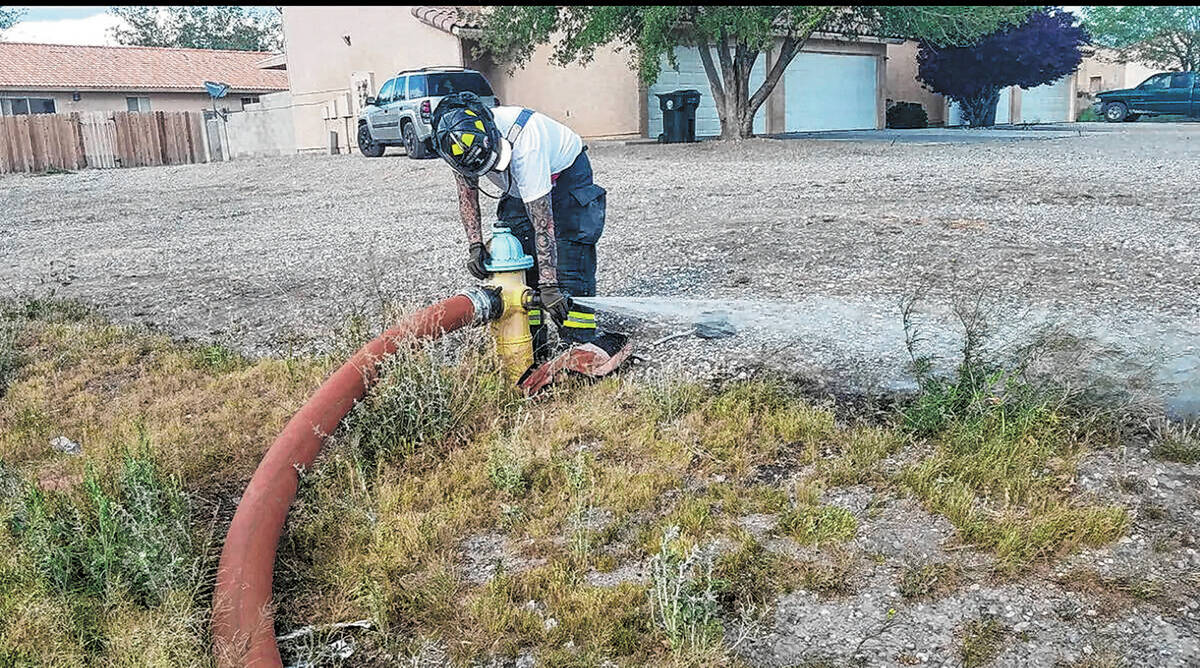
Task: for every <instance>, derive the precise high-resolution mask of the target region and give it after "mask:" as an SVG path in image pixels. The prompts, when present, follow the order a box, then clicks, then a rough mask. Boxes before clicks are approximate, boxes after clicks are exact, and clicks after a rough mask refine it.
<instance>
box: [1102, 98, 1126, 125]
mask: <svg viewBox="0 0 1200 668" xmlns="http://www.w3.org/2000/svg"><path fill="white" fill-rule="evenodd" d="M1128 115H1129V107H1126V106H1125V103H1124V102H1110V103H1108V104H1106V105H1104V120H1106V121H1108V122H1109V123H1120V122H1121V121H1124V120H1125V117H1126V116H1128Z"/></svg>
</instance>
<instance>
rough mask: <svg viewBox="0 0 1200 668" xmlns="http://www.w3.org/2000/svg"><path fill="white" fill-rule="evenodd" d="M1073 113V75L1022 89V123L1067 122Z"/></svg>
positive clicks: (1070, 119)
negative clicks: (1050, 82)
mask: <svg viewBox="0 0 1200 668" xmlns="http://www.w3.org/2000/svg"><path fill="white" fill-rule="evenodd" d="M1070 115H1071V77H1069V76H1066V77H1063V78H1061V79H1059V80H1058V81H1055V82H1054V83H1052V84H1046V85H1045V86H1038V87H1036V88H1030V89H1029V90H1022V91H1021V122H1022V123H1067V122H1070V121H1072V120H1074V119H1072V118H1071V117H1070Z"/></svg>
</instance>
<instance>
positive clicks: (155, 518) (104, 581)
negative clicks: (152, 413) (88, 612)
mask: <svg viewBox="0 0 1200 668" xmlns="http://www.w3.org/2000/svg"><path fill="white" fill-rule="evenodd" d="M189 511H190V507H189V502H188V499H187V497H186V496H185V495H184V493H183V492H182V491H181V490H180V489H179V486H178V483H177V482H176V481H175V480H173V479H172V478H169V477H167V476H164V475H163V474H162V473H161V472H160V471H159V470H158V467H157V466H156V465H155V463H154V462H153V460H151V459H150V458H149V457H148V448H145V447H143V449H142V450H141V451H140V452H137V453H134V454H130V455H127V456H126V457H125V459H124V461H123V462H122V466H121V470H120V473H119V475H118V478H117V481H116V485H108V484H104V483H103V482H102V478H101V476H100V474H99V473H97V471H96V470H95V469H94V468H91V467H89V468H88V471H87V474H86V475H85V477H84V482H83V490H82V493H70V492H43V491H41V490H40V489H38V488H37V487H35V486H30V487H29V488H28V489H27V491H26V494H25V498H24V504H23V508H22V509H21V513H20V515H19V516H18V518H17V521H16V527H17V534H18V536H19V538H20V539H21V541H22V543H23V544H24V545H25V547H26V549H28V550H29V553H30V555H31V557H32V559H33V562H34V565H35V568H36V570H37V572H38V573H39V575H40V576H41V577H42V578H43V579H44V580H45V581H47V582H48V583H49V584H51V585H52V586H53V587H54V588H56V589H57V590H59V591H60V592H62V593H64V594H68V593H73V592H82V593H84V594H85V595H89V596H98V597H102V598H105V599H106V600H116V599H118V598H120V597H121V596H120V592H121V591H123V590H127V591H128V593H129V595H130V596H132V598H133V600H135V601H137V602H139V603H140V604H142V605H145V606H153V605H158V604H160V603H162V601H163V600H165V599H166V597H167V596H168V594H169V593H170V592H171V591H172V590H175V589H178V588H180V587H188V586H191V585H193V584H194V583H195V582H196V579H197V578H198V577H199V575H200V571H199V569H200V567H201V566H202V564H201V557H202V549H201V548H202V546H201V545H199V544H198V543H197V541H196V539H195V537H194V536H193V535H192V529H191V527H190V526H189V523H188V517H189Z"/></svg>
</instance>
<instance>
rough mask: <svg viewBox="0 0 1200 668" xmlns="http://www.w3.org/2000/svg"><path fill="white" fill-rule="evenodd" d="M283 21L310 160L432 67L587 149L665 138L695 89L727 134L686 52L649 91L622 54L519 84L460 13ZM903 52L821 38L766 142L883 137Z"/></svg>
mask: <svg viewBox="0 0 1200 668" xmlns="http://www.w3.org/2000/svg"><path fill="white" fill-rule="evenodd" d="M477 7H478V6H470V7H467V6H464V8H468V9H474V8H477ZM282 10H283V28H284V39H285V43H286V45H287V46H286V67H287V71H288V75H289V82H290V84H291V92H292V104H293V107H292V109H293V115H294V120H295V129H296V142H297V147H298V148H299V149H300V150H301V151H305V150H309V151H315V150H325V149H327V148H328V146H329V142H330V139H329V134H330V132H336V133H337V134H338V141H339V142H340V144H341V145H342V146H348V144H349V143H350V142H353V141H354V137H355V128H354V127H352V126H353V125H354V122H355V117H356V115H357V112H358V110H359V108H360V107H361V105H362V103H363V100H365V99H366V97H367V96H368V95H372V94H374V93H375V92H376V87H377V86H378V85H379V84H381V83H382V82H384V81H386V80H387V79H388V78H389V77H390V76H392V75H394V74H395V73H396V72H398V71H400V70H403V69H408V68H417V67H424V66H429V65H456V66H461V67H469V68H473V69H478V70H480V71H481V72H483V73H484V75H485V76H487V78H488V80H489V81H490V82H491V84H492V88H493V89H494V90H495V92H496V95H497V96H498V97H499V98H500V100H501V102H502V103H503V104H519V105H524V106H528V107H533V108H535V109H538V110H539V111H542V112H544V113H547V114H549V115H551V116H553V117H555V118H557V119H558V120H560V121H562V122H564V123H567V124H568V125H570V126H571V127H572V128H574V129H575V130H576V131H577V132H579V133H580V134H581V135H583V136H584V137H588V138H599V137H656V136H658V134H659V132H661V127H662V116H661V111H659V105H658V98H657V97H656V96H655V94H656V93H663V92H668V91H672V90H676V89H678V88H694V89H696V90H698V91H700V92H701V94H702V99H701V105H700V108H699V109H698V110H697V122H696V128H697V134H698V135H701V136H705V135H715V134H718V133H719V128H720V126H719V122H718V120H717V115H716V109H715V106H714V104H713V100H712V96H711V93H710V91H709V86H708V80H707V78H706V77H705V75H704V69H703V66H702V65H701V62H700V57H699V51H698V50H697V49H695V48H680V49H678V50H677V51H676V54H675V55H676V58H677V61H678V64H679V68H678V70H674V69H671V68H669V67H664V69H663V72H662V74H661V75H660V76H659V78H658V80H657V81H655V82H654V83H653V84H652V85H649V86H646V85H644V84H642V83H641V82H640V81H639V80H638V77H637V74H636V72H634V71H633V69H631V67H630V61H629V54H628V53H618V52H616V51H614V50H613V49H611V48H605V49H600V50H598V51H597V53H596V55H595V58H594V59H593V60H592V62H590V63H589V64H588V65H587V66H585V67H581V66H578V65H572V66H568V67H560V66H557V65H553V64H551V63H550V60H549V55H550V48H549V47H545V46H544V47H541V48H539V49H538V50H537V51H536V52H535V53H534V54H533V56H532V58H531V60H530V62H529V64H528V65H526V66H525V67H524V68H523V69H518V70H516V71H514V72H512V73H511V74H509V73H508V71H507V67H506V66H504V65H498V64H496V63H493V62H492V61H491V60H490V59H489V58H486V57H482V58H481V57H476V56H475V55H474V50H475V47H476V46H477V44H478V42H477V40H478V38H479V36H480V32H479V31H480V27H479V26H478V25H477V24H476V23H475V22H473V21H472V20H471V19H470V18H466V19H464V18H460V17H459V14H458V12H457V11H456V9H455V8H454V7H438V6H423V5H416V6H398V7H396V6H393V7H385V6H354V7H332V6H284V7H283V8H282ZM899 43H900V40H887V39H876V38H859V39H855V40H848V39H840V38H839V36H837V35H828V34H819V35H814V37H813V38H812V39H810V40H809V42H808V43H807V45H806V46H805V48H804V49H803V50H802V51H801V52H800V53H799V54H797V56H796V58H795V59H794V60H793V61H792V63H791V64H790V65H789V66H788V68H787V70H786V71H785V73H784V76H783V77H782V78H781V80H780V82H779V85H778V86H777V87H776V89H775V90H774V91H773V93H772V95H771V97H770V98H769V99H768V100H767V102H766V103H765V104H764V105H763V107H762V108H761V109H760V110H759V113H758V117H757V122H756V123H755V130H756V131H757V132H760V133H782V132H792V131H805V130H836V129H870V128H882V127H883V125H884V111H885V110H884V98H885V96H884V89H885V76H886V67H885V56H886V54H887V47H888V45H889V44H899ZM770 57H771V54H768V55H767V57H765V58H762V57H760V58H759V60H758V62H757V63H756V66H755V77H754V78H755V79H757V80H759V81H761V79H762V77H763V76H764V72H765V71H766V68H767V67H769V66H770V64H771V61H770ZM664 60H665V59H664ZM753 83H754V81H753V80H752V85H753Z"/></svg>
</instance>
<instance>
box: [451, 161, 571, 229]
mask: <svg viewBox="0 0 1200 668" xmlns="http://www.w3.org/2000/svg"><path fill="white" fill-rule="evenodd" d="M454 179H455V180H456V181H457V182H458V214H459V216H461V217H462V224H463V229H464V230H465V231H466V233H467V241H468V242H470V243H473V244H481V243H483V232H482V231H480V223H479V189H478V188H477V187H476V186H475V184H473V183H471V182H470V181H467V179H466V177H464V176H462V175H461V174H455V175H454ZM547 199H549V198H548V197H547Z"/></svg>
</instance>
